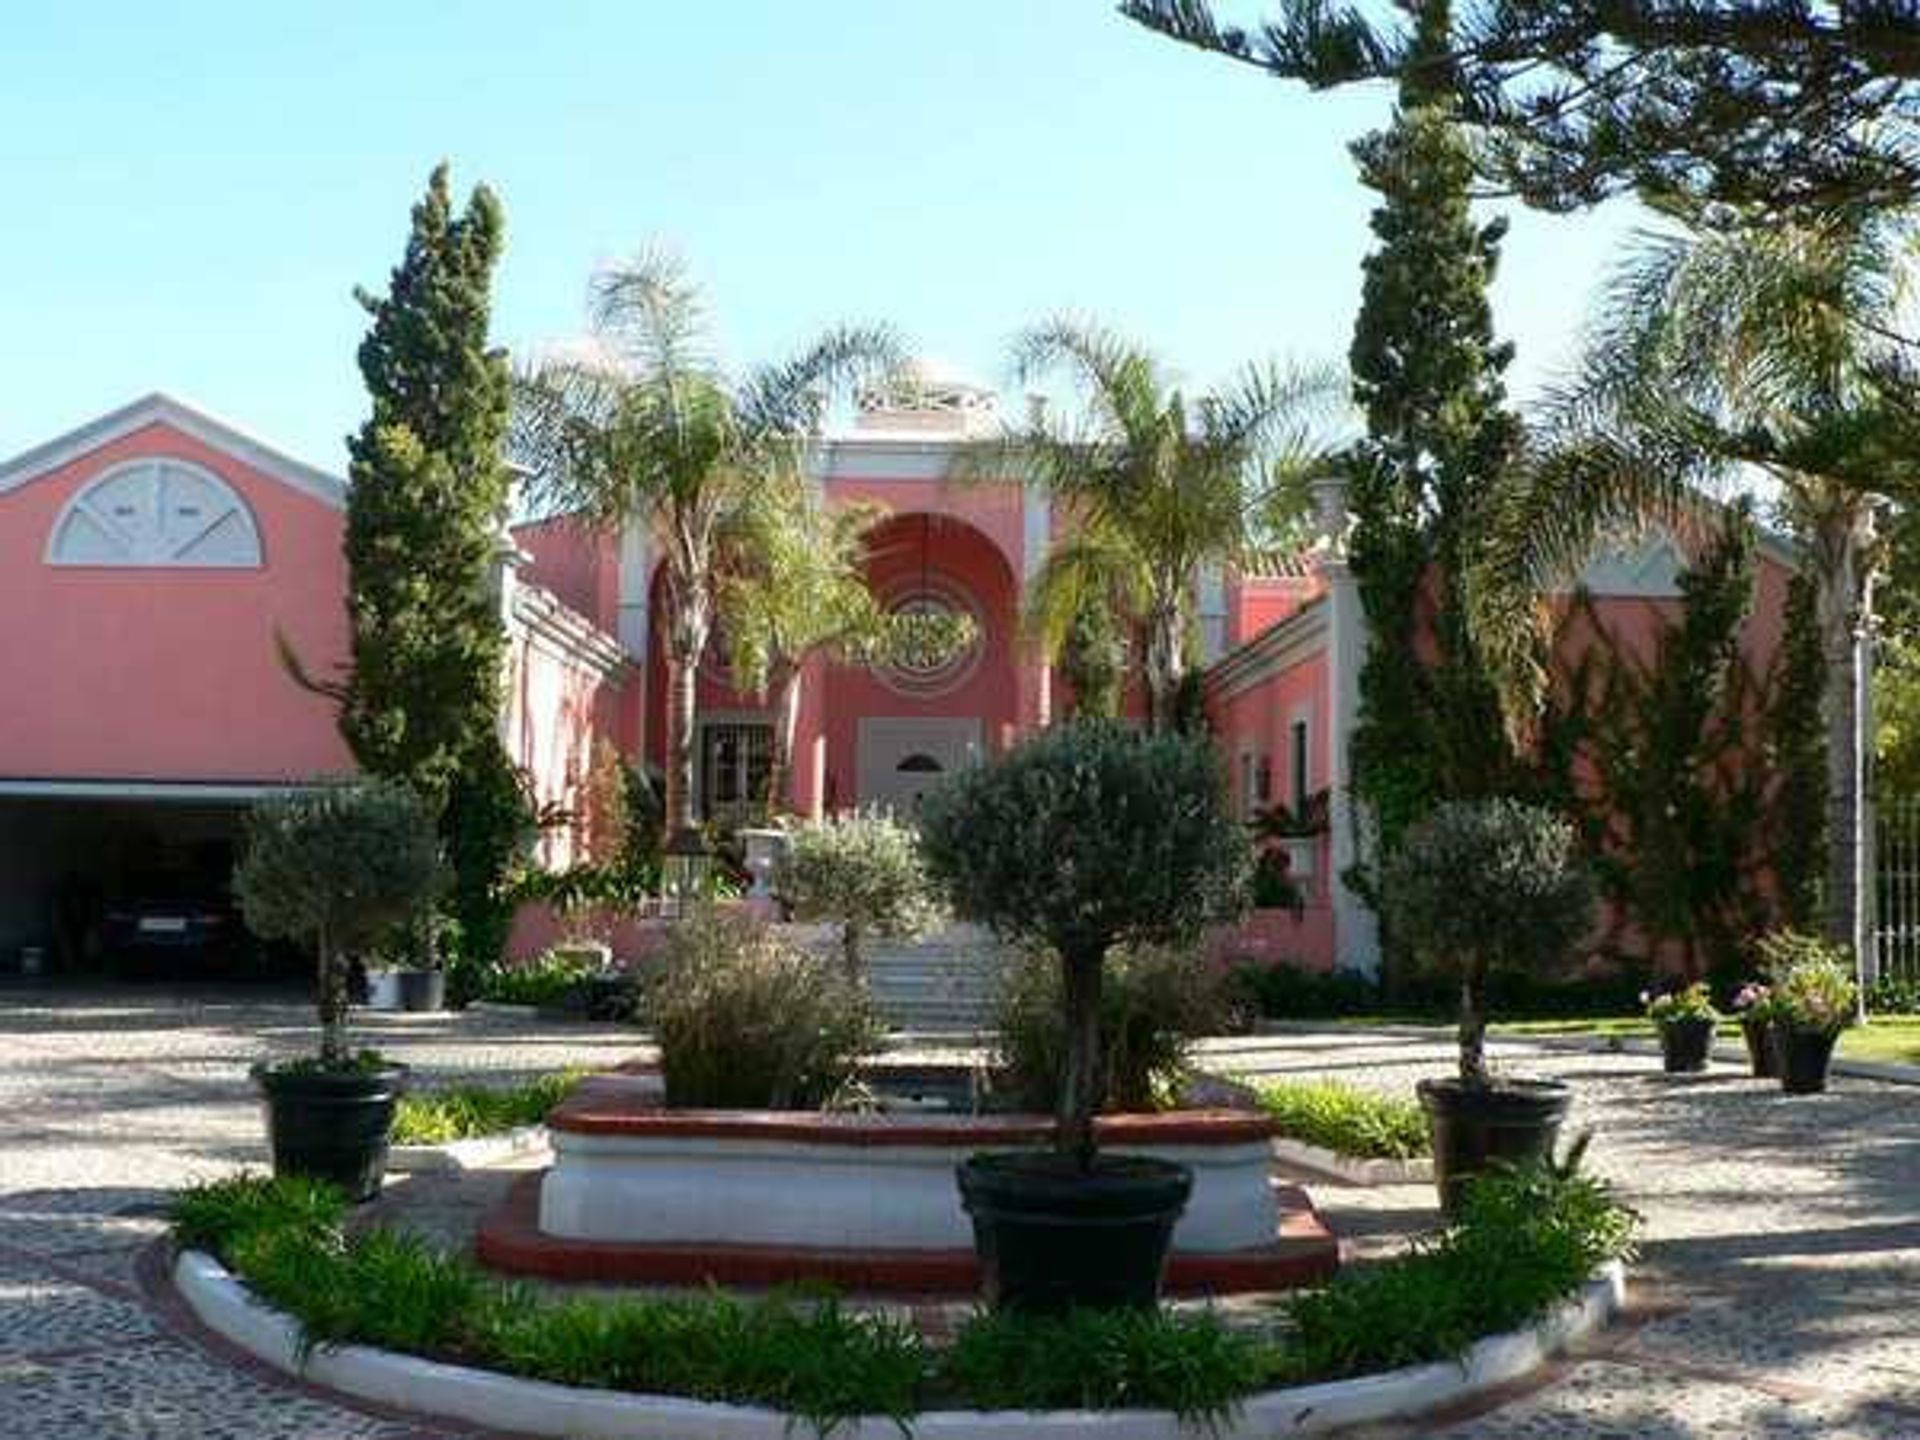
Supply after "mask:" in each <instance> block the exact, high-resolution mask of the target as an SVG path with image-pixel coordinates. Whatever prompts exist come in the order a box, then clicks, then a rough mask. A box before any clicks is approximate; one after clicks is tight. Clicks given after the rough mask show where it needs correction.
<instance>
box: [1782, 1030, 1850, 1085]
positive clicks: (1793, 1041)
mask: <svg viewBox="0 0 1920 1440" xmlns="http://www.w3.org/2000/svg"><path fill="white" fill-rule="evenodd" d="M1776 1038H1777V1041H1778V1044H1779V1046H1780V1088H1781V1089H1782V1090H1784V1091H1786V1092H1787V1094H1789V1095H1817V1094H1819V1093H1820V1092H1821V1091H1822V1090H1824V1089H1826V1088H1827V1067H1828V1066H1829V1065H1831V1064H1832V1063H1833V1044H1834V1041H1836V1040H1838V1039H1839V1038H1840V1037H1839V1035H1838V1034H1836V1033H1835V1032H1833V1031H1831V1030H1795V1029H1793V1028H1792V1027H1791V1026H1785V1025H1783V1026H1781V1027H1780V1029H1779V1034H1778V1036H1777V1037H1776Z"/></svg>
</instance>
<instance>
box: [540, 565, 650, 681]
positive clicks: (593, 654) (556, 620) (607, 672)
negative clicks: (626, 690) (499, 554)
mask: <svg viewBox="0 0 1920 1440" xmlns="http://www.w3.org/2000/svg"><path fill="white" fill-rule="evenodd" d="M512 596H513V598H512V606H513V610H512V615H513V628H514V630H515V631H516V632H517V633H519V634H522V635H525V636H527V637H528V638H530V639H534V640H541V641H545V642H546V644H547V645H548V646H549V648H551V649H552V650H554V651H555V652H556V653H558V654H559V655H560V656H561V658H563V659H566V660H573V661H578V662H579V663H581V664H584V665H586V666H588V667H589V668H591V669H593V670H595V671H598V672H599V673H600V674H601V675H602V676H606V677H609V678H611V677H613V676H617V675H618V674H620V672H621V671H622V670H623V669H624V668H625V666H626V664H627V653H626V651H625V650H623V649H622V648H621V646H620V643H619V642H618V641H617V640H615V639H614V638H613V637H612V636H611V635H609V634H607V632H606V631H604V630H602V629H601V628H600V627H599V626H598V625H595V624H594V623H593V622H592V621H591V620H589V619H588V618H587V617H586V616H584V615H582V614H581V613H580V612H579V611H578V610H575V609H573V608H572V607H570V606H568V605H567V604H566V603H564V602H563V601H562V600H561V599H560V598H559V596H557V595H555V594H554V593H553V592H552V591H551V590H548V589H546V588H545V587H544V586H540V585H535V584H532V583H531V582H529V581H526V580H521V581H519V582H518V583H516V584H515V585H514V586H513V591H512Z"/></svg>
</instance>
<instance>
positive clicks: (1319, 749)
mask: <svg viewBox="0 0 1920 1440" xmlns="http://www.w3.org/2000/svg"><path fill="white" fill-rule="evenodd" d="M1327 683H1328V677H1327V656H1326V651H1325V650H1324V649H1321V650H1316V651H1314V652H1312V653H1311V654H1309V655H1307V656H1306V657H1305V658H1303V659H1302V660H1301V661H1300V662H1299V663H1297V664H1295V665H1293V666H1291V667H1289V668H1287V669H1285V670H1281V671H1278V672H1276V673H1274V674H1271V675H1269V676H1267V677H1265V678H1263V679H1261V680H1260V681H1258V682H1256V683H1254V684H1252V685H1250V686H1248V687H1247V688H1246V689H1244V690H1240V691H1239V692H1238V693H1237V694H1233V695H1228V696H1218V695H1216V696H1215V697H1214V698H1213V699H1212V701H1211V703H1210V705H1209V707H1208V718H1209V719H1210V720H1211V722H1212V724H1213V731H1214V736H1215V739H1216V741H1217V743H1218V745H1219V747H1220V751H1221V757H1222V761H1223V764H1224V765H1225V767H1226V770H1227V776H1228V784H1229V786H1230V787H1231V794H1232V797H1233V802H1234V806H1235V810H1236V813H1238V814H1240V815H1242V816H1243V817H1245V818H1251V817H1252V812H1253V811H1254V810H1255V809H1257V808H1258V806H1259V802H1258V800H1257V799H1252V798H1250V797H1249V796H1248V795H1247V793H1246V784H1245V773H1246V772H1245V769H1244V762H1245V761H1248V760H1250V761H1251V762H1252V763H1253V765H1254V766H1255V767H1256V769H1257V767H1258V765H1259V764H1260V762H1261V761H1262V760H1263V759H1264V760H1265V761H1266V763H1267V765H1268V766H1269V767H1270V775H1271V783H1270V789H1269V798H1268V802H1267V803H1272V802H1274V801H1279V802H1282V803H1284V804H1286V805H1287V806H1289V807H1291V806H1292V805H1293V804H1294V798H1295V797H1294V795H1293V793H1292V780H1293V777H1292V765H1293V761H1292V724H1293V721H1294V720H1295V719H1296V718H1298V717H1300V716H1301V715H1302V714H1303V713H1304V717H1305V719H1306V721H1307V793H1308V794H1309V795H1311V794H1312V793H1313V792H1315V791H1317V790H1322V789H1325V788H1326V786H1327V783H1328V778H1329V776H1330V775H1331V773H1332V770H1331V760H1332V749H1331V744H1330V737H1329V733H1328V732H1329V728H1330V727H1329V716H1330V713H1331V711H1330V707H1329V703H1328V702H1329V696H1328V692H1327ZM1312 853H1313V874H1312V875H1311V876H1309V877H1305V878H1304V879H1303V881H1302V884H1303V888H1305V889H1306V891H1307V906H1306V910H1305V912H1304V914H1302V915H1301V916H1300V917H1299V918H1297V919H1296V918H1295V917H1294V915H1293V914H1291V913H1290V912H1288V911H1284V910H1262V911H1256V912H1255V913H1254V914H1253V915H1252V916H1251V917H1249V919H1248V921H1247V922H1246V924H1245V925H1243V926H1241V927H1239V929H1238V930H1236V931H1234V932H1231V933H1230V935H1228V936H1223V937H1221V939H1220V940H1219V941H1218V942H1217V943H1218V944H1219V946H1220V947H1221V948H1222V949H1223V950H1224V951H1230V952H1231V953H1233V954H1235V955H1239V956H1244V957H1245V958H1248V959H1257V960H1266V961H1282V960H1284V961H1291V962H1294V963H1299V964H1305V965H1307V966H1309V967H1311V968H1314V969H1330V968H1331V967H1332V965H1333V963H1334V957H1335V953H1336V951H1335V939H1336V937H1335V935H1334V924H1333V905H1332V900H1331V888H1330V886H1331V881H1332V876H1331V875H1330V873H1329V871H1330V867H1331V860H1332V848H1331V844H1330V841H1329V839H1328V837H1327V836H1326V835H1324V834H1322V835H1320V836H1318V837H1316V838H1315V840H1314V842H1313V847H1312Z"/></svg>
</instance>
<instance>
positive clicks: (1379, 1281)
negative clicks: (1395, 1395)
mask: <svg viewBox="0 0 1920 1440" xmlns="http://www.w3.org/2000/svg"><path fill="white" fill-rule="evenodd" d="M1576 1159H1577V1157H1576ZM1636 1225H1637V1220H1636V1217H1635V1216H1634V1215H1633V1214H1632V1212H1631V1211H1628V1210H1626V1209H1625V1208H1623V1207H1622V1206H1620V1205H1619V1204H1618V1203H1617V1202H1616V1201H1614V1199H1613V1198H1612V1196H1611V1194H1610V1193H1609V1192H1608V1190H1607V1187H1606V1186H1605V1185H1604V1184H1602V1183H1601V1182H1599V1181H1597V1180H1594V1179H1592V1178H1591V1177H1589V1176H1586V1175H1584V1174H1581V1173H1580V1172H1579V1170H1578V1168H1577V1164H1576V1165H1572V1166H1568V1167H1563V1168H1558V1169H1556V1168H1553V1167H1551V1166H1546V1165H1535V1166H1532V1167H1528V1168H1525V1169H1519V1170H1511V1171H1505V1172H1496V1173H1493V1174H1488V1175H1483V1176H1479V1177H1477V1178H1476V1179H1474V1180H1473V1181H1472V1182H1470V1183H1469V1185H1468V1188H1467V1195H1466V1200H1465V1203H1464V1204H1463V1206H1462V1209H1461V1213H1460V1218H1459V1220H1458V1222H1457V1223H1455V1224H1454V1225H1453V1226H1451V1227H1450V1228H1449V1229H1447V1230H1446V1231H1444V1232H1443V1233H1442V1234H1441V1235H1440V1236H1439V1237H1438V1238H1437V1239H1435V1240H1432V1241H1427V1242H1416V1244H1415V1246H1414V1248H1413V1249H1412V1250H1411V1251H1410V1252H1409V1253H1408V1254H1406V1255H1404V1256H1401V1257H1400V1258H1398V1259H1395V1260H1390V1261H1387V1262H1385V1263H1383V1264H1379V1265H1371V1266H1363V1267H1359V1268H1355V1269H1351V1270H1343V1271H1341V1272H1340V1274H1339V1275H1337V1276H1335V1277H1334V1280H1333V1282H1332V1283H1331V1284H1329V1285H1328V1286H1327V1287H1326V1288H1325V1289H1324V1290H1317V1291H1313V1292H1311V1293H1309V1294H1305V1295H1299V1296H1295V1297H1293V1298H1292V1299H1291V1300H1289V1301H1288V1302H1287V1305H1286V1311H1287V1318H1288V1320H1289V1322H1290V1325H1291V1328H1290V1332H1289V1335H1288V1344H1287V1350H1286V1353H1285V1355H1284V1357H1283V1359H1282V1360H1281V1362H1280V1371H1281V1373H1282V1374H1283V1375H1284V1376H1285V1377H1286V1378H1287V1379H1288V1380H1290V1381H1305V1380H1329V1379H1338V1378H1340V1377H1342V1376H1347V1375H1360V1374H1369V1373H1372V1372H1375V1371H1379V1370H1388V1369H1393V1368H1396V1367H1398V1366H1402V1365H1416V1364H1421V1363H1424V1362H1427V1361H1432V1360H1445V1359H1451V1358H1453V1357H1455V1356H1457V1355H1459V1354H1460V1353H1461V1352H1462V1351H1464V1350H1465V1349H1466V1348H1467V1347H1468V1346H1469V1345H1471V1344H1472V1343H1473V1342H1474V1341H1475V1340H1477V1339H1479V1338H1480V1337H1481V1336H1483V1335H1490V1334H1496V1333H1500V1332H1503V1331H1507V1330H1514V1329H1518V1328H1519V1327H1520V1326H1523V1325H1526V1324H1529V1323H1531V1322H1532V1321H1534V1320H1535V1319H1537V1318H1538V1317H1539V1316H1540V1315H1541V1314H1542V1313H1544V1312H1545V1311H1546V1310H1547V1309H1548V1308H1549V1307H1550V1306H1552V1305H1553V1304H1554V1303H1556V1302H1557V1301H1559V1300H1562V1299H1565V1298H1566V1297H1568V1296H1570V1295H1572V1294H1574V1293H1576V1292H1577V1291H1578V1290H1579V1288H1580V1287H1581V1286H1582V1285H1583V1284H1585V1283H1586V1280H1587V1278H1588V1277H1589V1276H1590V1275H1591V1274H1592V1273H1593V1271H1594V1269H1595V1267H1597V1266H1598V1265H1599V1264H1600V1263H1601V1262H1602V1261H1604V1260H1612V1259H1621V1258H1625V1257H1627V1256H1628V1255H1630V1254H1631V1252H1632V1248H1633V1238H1634V1231H1635V1228H1636Z"/></svg>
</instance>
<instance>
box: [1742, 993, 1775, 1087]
mask: <svg viewBox="0 0 1920 1440" xmlns="http://www.w3.org/2000/svg"><path fill="white" fill-rule="evenodd" d="M1775 1010H1776V1007H1775V1005H1774V1002H1773V987H1772V986H1770V985H1768V984H1766V983H1765V982H1764V981H1760V980H1749V981H1747V983H1746V984H1744V985H1742V986H1741V987H1740V988H1739V989H1738V990H1736V991H1734V992H1733V1013H1734V1014H1735V1015H1736V1016H1738V1017H1739V1020H1740V1036H1741V1038H1742V1039H1744V1040H1745V1041H1746V1042H1747V1064H1748V1065H1749V1066H1751V1067H1752V1070H1753V1076H1754V1078H1755V1079H1756V1080H1774V1079H1778V1078H1779V1075H1780V1035H1779V1027H1778V1024H1777V1023H1776V1022H1777V1020H1778V1018H1779V1017H1778V1015H1777V1014H1776V1013H1775Z"/></svg>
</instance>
